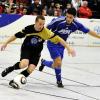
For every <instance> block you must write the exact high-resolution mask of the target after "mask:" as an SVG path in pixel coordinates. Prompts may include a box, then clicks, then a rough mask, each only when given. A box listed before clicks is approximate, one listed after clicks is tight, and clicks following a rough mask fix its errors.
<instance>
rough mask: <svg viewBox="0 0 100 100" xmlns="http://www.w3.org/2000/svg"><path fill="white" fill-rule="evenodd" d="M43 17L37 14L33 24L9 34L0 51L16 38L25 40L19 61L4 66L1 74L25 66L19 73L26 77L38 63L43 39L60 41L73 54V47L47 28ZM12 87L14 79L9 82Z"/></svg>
mask: <svg viewBox="0 0 100 100" xmlns="http://www.w3.org/2000/svg"><path fill="white" fill-rule="evenodd" d="M44 24H45V18H44V17H43V16H41V15H40V16H37V17H36V20H35V24H33V25H29V26H27V27H25V28H24V29H23V30H22V31H20V32H18V33H16V34H15V35H14V36H11V37H10V38H9V39H8V40H7V41H6V42H5V43H4V44H3V45H2V46H1V51H2V50H4V49H5V48H6V47H7V45H8V44H9V43H10V42H12V41H14V40H16V39H17V38H23V37H25V40H24V42H23V44H22V46H21V57H20V61H19V62H17V63H16V64H15V65H13V66H10V67H8V68H6V69H5V70H4V71H3V72H2V73H1V76H2V77H5V76H6V75H7V74H8V73H10V72H12V71H14V70H17V69H22V68H26V67H27V69H25V70H24V71H22V72H21V73H20V74H22V75H24V76H25V77H28V76H29V75H30V74H31V73H32V72H33V70H34V69H35V67H36V66H37V64H38V61H39V58H40V56H41V51H42V49H43V43H44V41H45V40H50V41H51V42H53V43H55V44H57V43H58V42H59V43H61V44H62V45H63V46H64V47H65V48H66V49H67V51H68V53H69V54H71V55H72V54H73V49H72V48H70V47H69V46H68V45H67V43H66V42H65V41H64V40H63V39H62V38H60V37H59V36H57V35H55V34H54V33H53V32H51V31H50V30H49V29H47V28H45V27H44ZM9 84H10V85H11V86H12V87H14V88H17V85H16V84H14V81H13V80H11V81H10V83H9Z"/></svg>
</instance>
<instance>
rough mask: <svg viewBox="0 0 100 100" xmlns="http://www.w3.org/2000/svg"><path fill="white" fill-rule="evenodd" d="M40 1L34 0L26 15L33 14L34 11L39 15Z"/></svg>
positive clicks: (40, 10) (40, 9)
mask: <svg viewBox="0 0 100 100" xmlns="http://www.w3.org/2000/svg"><path fill="white" fill-rule="evenodd" d="M39 2H40V0H34V3H32V4H31V6H30V7H29V8H28V9H27V14H28V15H30V14H33V13H34V11H37V14H38V15H40V14H41V12H42V9H43V7H42V5H41V4H39Z"/></svg>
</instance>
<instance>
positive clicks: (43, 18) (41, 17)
mask: <svg viewBox="0 0 100 100" xmlns="http://www.w3.org/2000/svg"><path fill="white" fill-rule="evenodd" d="M39 19H42V20H45V17H44V16H42V15H38V16H37V17H36V19H35V21H36V22H37V21H38V20H39Z"/></svg>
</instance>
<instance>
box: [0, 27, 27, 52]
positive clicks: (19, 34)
mask: <svg viewBox="0 0 100 100" xmlns="http://www.w3.org/2000/svg"><path fill="white" fill-rule="evenodd" d="M26 32H27V27H26V28H25V29H23V30H22V31H20V32H18V33H16V34H15V35H13V36H11V37H10V38H9V39H8V40H7V41H5V42H4V44H3V45H2V46H1V51H3V50H5V48H6V47H7V45H8V44H9V43H11V42H13V41H15V40H16V39H17V38H23V37H25V35H26Z"/></svg>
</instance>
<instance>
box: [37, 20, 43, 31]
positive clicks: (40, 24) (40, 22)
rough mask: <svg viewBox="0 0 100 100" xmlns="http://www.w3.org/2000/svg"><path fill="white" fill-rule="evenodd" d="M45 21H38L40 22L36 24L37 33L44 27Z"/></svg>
mask: <svg viewBox="0 0 100 100" xmlns="http://www.w3.org/2000/svg"><path fill="white" fill-rule="evenodd" d="M44 24H45V20H42V19H38V21H36V22H35V27H36V30H37V31H41V30H42V29H43V27H44Z"/></svg>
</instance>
